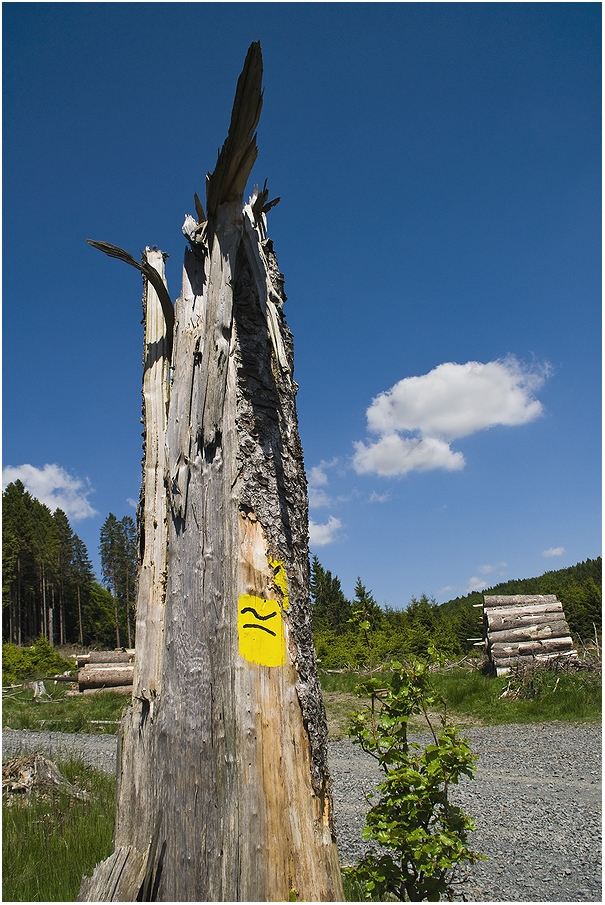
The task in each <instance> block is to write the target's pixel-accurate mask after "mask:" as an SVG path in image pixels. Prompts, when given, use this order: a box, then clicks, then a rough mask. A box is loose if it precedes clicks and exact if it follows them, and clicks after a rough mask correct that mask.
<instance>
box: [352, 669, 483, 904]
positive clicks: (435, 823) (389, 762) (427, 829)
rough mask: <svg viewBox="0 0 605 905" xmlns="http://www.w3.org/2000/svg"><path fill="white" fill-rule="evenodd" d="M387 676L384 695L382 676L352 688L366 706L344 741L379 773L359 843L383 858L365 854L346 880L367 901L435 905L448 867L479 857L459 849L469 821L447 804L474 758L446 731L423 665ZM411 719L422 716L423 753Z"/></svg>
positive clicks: (447, 880) (451, 729) (450, 870)
mask: <svg viewBox="0 0 605 905" xmlns="http://www.w3.org/2000/svg"><path fill="white" fill-rule="evenodd" d="M391 669H392V675H391V677H390V679H389V680H388V687H387V688H384V687H383V688H380V685H381V684H383V683H384V680H385V677H384V675H383V676H381V678H380V679H377V678H376V677H371V678H370V679H368V680H367V681H366V682H364V683H362V685H360V686H359V693H360V694H365V695H370V699H371V704H370V706H369V707H368V708H366V709H364V710H362V711H360V712H359V713H357V714H356V715H355V716H354V717H353V721H352V725H351V729H350V733H349V734H350V735H351V736H352V737H353V739H354V741H355V742H356V743H357V744H359V745H360V746H361V748H362V749H363V750H364V751H367V752H368V753H369V754H371V755H372V756H373V757H375V758H376V759H377V760H378V762H379V764H380V766H381V768H382V769H383V771H384V773H385V779H384V780H383V782H381V783H380V784H379V786H378V792H379V794H380V798H379V800H378V803H377V804H375V805H374V806H373V807H372V808H371V809H370V811H369V812H368V814H367V817H366V826H365V828H364V831H363V837H364V839H368V840H372V841H374V842H377V843H378V844H379V845H381V846H382V847H383V851H382V852H378V851H376V849H374V848H372V849H370V851H369V852H368V853H367V854H366V856H365V858H364V859H363V860H362V861H361V862H360V863H359V864H358V865H357V866H356V867H354V868H352V869H350V875H351V878H352V879H353V880H356V881H358V882H359V883H361V884H363V889H364V895H365V897H366V898H367V899H372V898H373V897H375V896H377V897H378V899H379V900H381V901H382V900H384V897H385V896H395V897H396V898H397V899H399V900H402V901H413V902H418V901H422V900H424V899H427V900H429V901H437V900H438V899H440V898H441V896H442V894H443V893H445V892H446V891H447V890H448V886H449V884H450V882H451V877H452V874H453V871H454V869H455V867H456V865H458V864H462V863H471V864H472V863H473V862H475V861H476V860H477V859H478V858H481V857H482V856H481V855H478V854H476V853H475V852H472V851H471V849H470V848H469V847H468V844H467V840H468V834H469V832H470V831H471V830H473V829H474V823H473V820H472V819H471V818H470V817H468V816H467V815H466V814H464V812H463V811H462V810H461V809H460V808H459V807H456V806H455V805H453V804H452V803H451V802H450V801H449V797H448V792H449V788H450V787H451V786H452V785H453V784H456V783H457V782H458V779H459V777H460V776H462V775H466V776H468V777H470V778H472V777H473V772H474V762H475V760H476V756H475V755H473V754H472V753H471V750H470V747H469V744H468V741H467V740H466V739H464V738H462V737H461V736H460V735H459V733H458V730H457V729H456V728H455V727H453V726H450V725H448V724H447V721H446V716H445V702H444V701H443V699H442V698H441V696H440V695H439V694H438V693H437V692H436V691H435V689H434V687H433V686H432V683H431V679H430V674H429V664H428V663H427V662H422V661H420V660H413V661H411V662H410V663H409V664H408V665H405V666H404V665H403V664H401V663H399V662H394V663H392V664H391ZM437 708H439V709H442V711H443V716H442V717H441V727H440V728H438V729H436V728H435V727H434V726H433V723H432V721H431V718H430V716H429V712H430V711H435V710H436V709H437ZM417 714H422V715H423V716H424V719H425V721H426V724H427V727H428V729H429V730H430V732H431V735H432V739H433V741H432V743H431V744H428V745H426V747H425V748H424V749H422V748H421V746H420V745H418V744H417V743H414V742H410V741H409V740H408V723H409V720H410V717H412V716H413V715H417ZM384 849H390V851H388V852H385V851H384Z"/></svg>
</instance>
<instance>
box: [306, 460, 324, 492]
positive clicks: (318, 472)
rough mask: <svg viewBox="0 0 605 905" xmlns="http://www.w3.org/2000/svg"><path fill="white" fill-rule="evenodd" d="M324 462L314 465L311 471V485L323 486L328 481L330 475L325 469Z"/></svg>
mask: <svg viewBox="0 0 605 905" xmlns="http://www.w3.org/2000/svg"><path fill="white" fill-rule="evenodd" d="M324 467H325V466H324V464H323V463H322V464H321V465H314V466H313V468H312V469H311V471H310V472H309V479H308V480H309V486H310V487H322V486H325V485H326V484H327V483H328V476H327V474H326V473H325V471H324Z"/></svg>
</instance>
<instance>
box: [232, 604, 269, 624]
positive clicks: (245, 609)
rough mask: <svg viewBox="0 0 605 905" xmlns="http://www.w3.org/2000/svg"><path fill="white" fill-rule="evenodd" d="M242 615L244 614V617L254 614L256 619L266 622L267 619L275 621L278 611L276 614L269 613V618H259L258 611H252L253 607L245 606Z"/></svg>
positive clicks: (241, 611)
mask: <svg viewBox="0 0 605 905" xmlns="http://www.w3.org/2000/svg"><path fill="white" fill-rule="evenodd" d="M240 613H241V614H242V616H243V615H244V613H254V615H255V616H256V618H257V619H260V621H261V622H266V621H267V619H273V617H274V616H277V610H276V611H275V612H274V613H269V615H268V616H259V614H258V613H257V612H256V610H254V609H252V607H251V606H245V607H244V609H243V610H240ZM259 628H260V626H259Z"/></svg>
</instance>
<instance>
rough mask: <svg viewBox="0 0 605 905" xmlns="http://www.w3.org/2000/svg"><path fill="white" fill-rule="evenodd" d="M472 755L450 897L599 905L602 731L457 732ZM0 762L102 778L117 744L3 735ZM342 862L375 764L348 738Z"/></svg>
mask: <svg viewBox="0 0 605 905" xmlns="http://www.w3.org/2000/svg"><path fill="white" fill-rule="evenodd" d="M465 734H466V735H468V737H469V738H470V740H471V743H472V748H473V750H474V751H475V752H476V753H477V754H478V755H479V761H478V768H477V773H476V777H475V779H474V780H473V781H470V780H467V779H466V777H463V780H462V782H461V783H460V786H459V787H458V788H457V789H455V791H454V793H453V794H452V798H453V800H454V801H455V802H456V803H457V804H459V805H460V806H461V807H463V808H464V810H465V811H466V812H467V813H468V814H470V815H471V816H472V817H474V818H475V822H476V827H477V829H476V833H475V835H474V839H473V845H474V848H475V849H476V850H477V851H479V852H481V853H482V854H484V855H488V857H489V860H488V861H482V862H479V863H478V864H476V865H474V866H473V867H472V869H471V872H470V876H469V877H468V879H467V880H466V881H465V882H464V883H463V884H461V886H459V887H458V892H457V896H456V897H457V898H458V899H463V898H464V899H465V900H466V901H472V902H511V901H522V902H570V901H572V902H601V901H602V899H601V727H600V726H599V725H594V724H582V725H570V724H567V723H556V722H555V723H545V724H538V725H537V724H532V725H514V726H491V727H481V728H474V729H469V730H465ZM2 749H3V757H4V758H7V757H9V756H10V755H11V754H16V753H20V752H23V751H25V750H39V751H42V752H48V753H49V754H51V755H53V756H55V757H60V756H63V757H65V756H66V755H67V756H69V755H77V756H79V757H82V758H84V759H85V760H87V761H88V762H90V763H93V764H95V765H97V766H98V767H99V768H101V769H104V770H107V771H109V772H111V771H113V770H114V769H115V762H116V738H115V736H110V735H67V734H64V733H59V732H29V731H15V730H10V729H5V730H4V732H3V741H2ZM329 757H330V767H331V770H332V775H333V777H334V810H335V815H336V824H337V834H338V846H339V851H340V857H341V861H342V863H343V864H351V863H353V862H354V861H355V860H356V859H358V858H359V857H360V856H361V854H362V853H363V851H364V848H365V844H364V842H363V841H362V839H361V830H362V827H363V825H364V820H365V814H366V811H367V810H368V804H367V802H366V800H365V795H366V793H368V792H371V791H372V790H373V788H374V787H375V785H376V783H377V782H379V781H380V778H381V774H380V771H379V770H378V769H377V767H376V762H375V761H374V760H373V758H371V757H370V756H369V755H366V754H364V753H363V752H362V751H360V750H359V749H358V748H356V747H355V746H354V745H353V744H352V743H351V742H350V741H349V740H348V739H347V740H344V739H343V740H339V741H334V742H330V743H329Z"/></svg>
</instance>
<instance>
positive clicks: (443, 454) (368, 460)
mask: <svg viewBox="0 0 605 905" xmlns="http://www.w3.org/2000/svg"><path fill="white" fill-rule="evenodd" d="M354 446H355V455H354V456H353V467H354V469H355V471H356V472H357V473H358V474H369V473H371V472H375V473H376V474H379V475H385V476H388V477H390V476H393V475H403V474H407V472H408V471H428V470H429V469H432V468H443V469H445V471H459V470H460V469H461V468H464V456H463V455H462V453H460V452H452V450H451V449H450V447H449V444H448V443H445V442H444V441H443V440H438V439H436V438H435V437H422V438H421V437H411V438H407V437H406V438H404V437H400V436H399V435H398V434H389V435H388V436H386V437H381V438H380V440H378V441H377V442H376V443H372V444H370V446H366V445H365V443H362V442H361V441H359V442H357V443H355V444H354Z"/></svg>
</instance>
